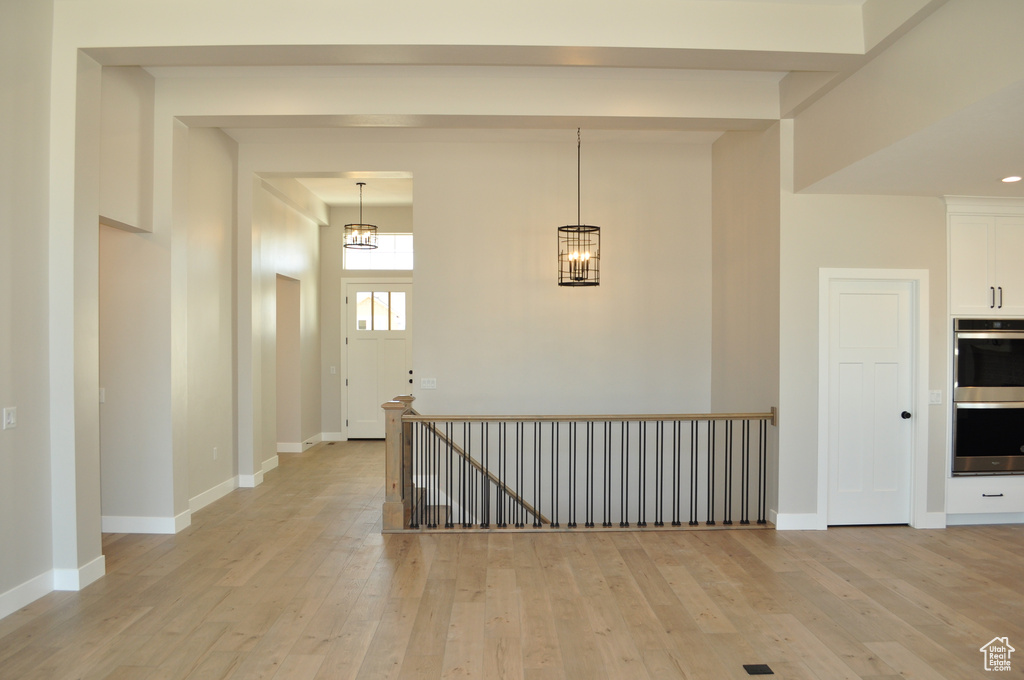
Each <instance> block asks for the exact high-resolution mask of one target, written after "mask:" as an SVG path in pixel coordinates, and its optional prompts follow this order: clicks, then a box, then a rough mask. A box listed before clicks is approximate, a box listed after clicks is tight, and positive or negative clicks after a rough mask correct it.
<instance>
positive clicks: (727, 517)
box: [722, 420, 733, 525]
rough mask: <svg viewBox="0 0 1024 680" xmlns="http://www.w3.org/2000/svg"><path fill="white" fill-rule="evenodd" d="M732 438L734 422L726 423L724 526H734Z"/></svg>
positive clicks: (723, 497) (723, 473) (723, 491)
mask: <svg viewBox="0 0 1024 680" xmlns="http://www.w3.org/2000/svg"><path fill="white" fill-rule="evenodd" d="M732 438H733V421H731V420H727V421H725V470H723V471H722V477H723V480H724V482H725V488H724V489H723V490H722V502H723V503H724V504H725V505H724V507H723V509H722V524H725V525H729V524H732Z"/></svg>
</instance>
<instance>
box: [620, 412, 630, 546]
mask: <svg viewBox="0 0 1024 680" xmlns="http://www.w3.org/2000/svg"><path fill="white" fill-rule="evenodd" d="M619 438H620V443H619V457H620V462H621V464H622V486H621V487H620V491H619V495H620V496H621V497H622V504H621V507H620V508H619V516H620V519H619V526H620V527H628V526H629V421H628V420H623V421H622V425H621V427H620V428H619Z"/></svg>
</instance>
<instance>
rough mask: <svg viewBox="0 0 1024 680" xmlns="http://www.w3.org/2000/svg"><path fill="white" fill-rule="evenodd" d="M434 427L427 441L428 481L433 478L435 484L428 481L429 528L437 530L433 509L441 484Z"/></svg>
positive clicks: (431, 425) (434, 425)
mask: <svg viewBox="0 0 1024 680" xmlns="http://www.w3.org/2000/svg"><path fill="white" fill-rule="evenodd" d="M434 427H436V423H431V424H430V428H431V429H430V432H431V435H432V436H430V437H429V439H428V440H427V461H428V462H427V470H428V471H429V473H431V474H428V476H427V477H426V480H430V479H431V478H433V480H434V481H433V483H431V482H430V481H426V484H427V487H426V488H427V528H428V529H436V528H437V522H436V521H435V517H434V515H435V512H434V511H433V510H432V509H431V508H432V507H434V506H436V505H437V485H438V484H439V483H440V480H439V479H438V477H439V476H440V475H438V474H437V436H436V435H434V434H433V433H434V429H433V428H434Z"/></svg>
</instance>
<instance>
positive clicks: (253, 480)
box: [238, 470, 263, 489]
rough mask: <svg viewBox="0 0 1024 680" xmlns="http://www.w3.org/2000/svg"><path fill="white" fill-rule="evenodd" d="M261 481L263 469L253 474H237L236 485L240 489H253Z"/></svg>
mask: <svg viewBox="0 0 1024 680" xmlns="http://www.w3.org/2000/svg"><path fill="white" fill-rule="evenodd" d="M262 483H263V470H260V471H259V472H257V473H256V474H254V475H238V487H239V488H240V489H255V488H256V487H257V486H259V485H260V484H262Z"/></svg>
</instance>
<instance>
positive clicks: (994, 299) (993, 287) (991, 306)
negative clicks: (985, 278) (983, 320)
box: [988, 286, 996, 309]
mask: <svg viewBox="0 0 1024 680" xmlns="http://www.w3.org/2000/svg"><path fill="white" fill-rule="evenodd" d="M988 289H989V292H991V293H992V304H990V305H989V306H988V308H989V309H995V308H996V287H995V286H989V287H988Z"/></svg>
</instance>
